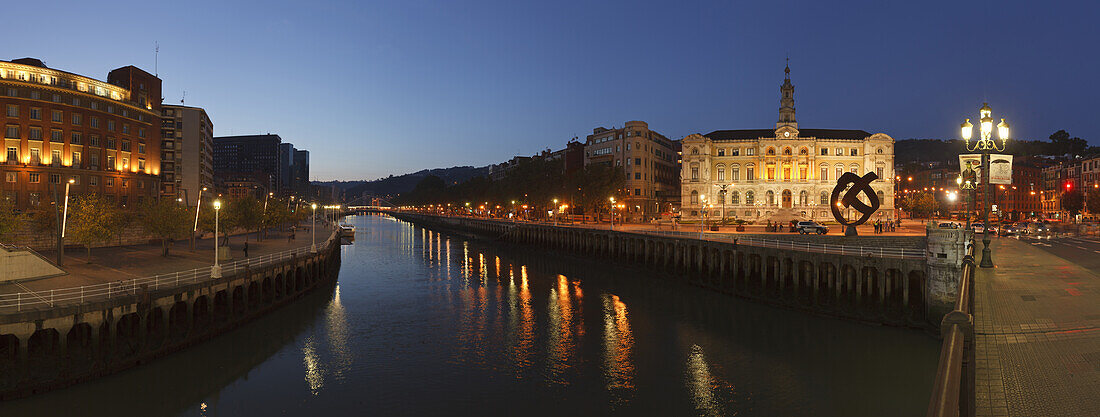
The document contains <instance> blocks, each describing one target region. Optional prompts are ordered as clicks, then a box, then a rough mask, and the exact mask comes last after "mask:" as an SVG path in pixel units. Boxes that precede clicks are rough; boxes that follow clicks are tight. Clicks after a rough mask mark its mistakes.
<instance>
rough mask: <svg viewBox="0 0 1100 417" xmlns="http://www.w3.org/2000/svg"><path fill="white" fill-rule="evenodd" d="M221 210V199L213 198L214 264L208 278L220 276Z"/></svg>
mask: <svg viewBox="0 0 1100 417" xmlns="http://www.w3.org/2000/svg"><path fill="white" fill-rule="evenodd" d="M221 211H222V202H221V200H214V266H212V267H210V278H221V277H222V267H221V265H218V249H220V248H219V247H218V217H219V214H220V213H221ZM196 212H197V211H196Z"/></svg>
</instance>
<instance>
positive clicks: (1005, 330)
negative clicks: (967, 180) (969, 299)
mask: <svg viewBox="0 0 1100 417" xmlns="http://www.w3.org/2000/svg"><path fill="white" fill-rule="evenodd" d="M980 245H981V244H980V243H979V248H980ZM993 255H994V260H995V261H996V263H997V265H998V267H997V268H994V269H979V270H978V273H977V276H976V279H975V293H974V294H975V302H974V321H975V332H976V335H977V337H976V339H977V350H976V355H977V361H978V367H977V387H976V395H977V415H978V416H1100V275H1097V274H1096V273H1095V272H1094V271H1090V270H1088V269H1086V268H1084V267H1081V266H1079V265H1077V264H1074V263H1072V262H1070V261H1067V260H1065V259H1063V258H1060V257H1057V256H1054V255H1052V254H1050V253H1047V252H1045V251H1043V250H1041V249H1039V248H1036V247H1033V246H1031V245H1028V244H1026V243H1023V242H1020V241H1017V240H1015V239H1009V238H1000V239H995V240H994V244H993ZM979 259H980V258H979Z"/></svg>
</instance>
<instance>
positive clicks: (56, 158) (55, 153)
mask: <svg viewBox="0 0 1100 417" xmlns="http://www.w3.org/2000/svg"><path fill="white" fill-rule="evenodd" d="M50 163H51V164H54V165H61V150H60V149H54V150H52V151H50Z"/></svg>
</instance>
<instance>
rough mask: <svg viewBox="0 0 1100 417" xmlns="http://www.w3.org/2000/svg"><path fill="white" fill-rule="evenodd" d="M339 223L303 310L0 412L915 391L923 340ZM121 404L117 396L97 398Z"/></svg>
mask: <svg viewBox="0 0 1100 417" xmlns="http://www.w3.org/2000/svg"><path fill="white" fill-rule="evenodd" d="M349 220H350V222H351V223H353V224H355V226H356V233H357V234H359V235H358V236H357V237H356V242H355V244H354V245H353V246H348V247H345V248H344V249H343V251H342V253H343V254H344V259H343V264H342V267H341V272H340V284H339V286H338V287H332V288H329V289H327V290H326V291H327V292H323V293H321V297H320V298H319V299H316V298H308V297H307V298H306V299H304V300H300V301H303V302H305V303H302V302H296V303H292V304H290V305H289V306H287V307H286V308H285V309H282V310H280V312H283V313H276V314H272V315H271V316H267V317H265V318H263V319H260V320H258V321H256V322H254V323H251V324H248V325H245V326H242V327H241V328H240V329H238V330H237V331H235V332H233V333H231V334H229V335H226V336H223V337H219V338H217V339H214V340H212V341H210V342H207V343H206V344H202V345H199V346H197V347H195V348H193V349H190V350H187V351H183V352H180V353H178V354H175V355H172V356H169V357H168V358H166V359H164V360H160V361H157V362H154V364H152V365H150V366H148V367H141V368H138V369H136V370H135V371H133V372H128V373H126V374H120V375H118V376H117V378H113V379H109V380H105V382H103V383H101V384H98V385H97V384H96V383H93V384H82V385H80V386H77V387H73V388H71V389H66V390H63V391H58V395H50V394H47V395H46V396H42V397H39V398H33V399H31V400H29V401H26V402H19V403H17V404H15V405H13V404H0V416H8V415H13V416H15V415H62V414H64V413H66V412H69V411H71V410H69V409H68V408H67V407H66V405H71V404H88V407H87V409H86V410H82V412H81V414H82V415H91V416H96V415H110V416H112V417H115V416H131V415H133V416H139V415H140V416H145V415H181V414H182V415H188V416H193V415H361V414H367V415H478V416H483V415H517V414H524V415H556V414H561V411H562V410H569V412H570V413H574V414H578V415H707V416H711V415H739V416H744V415H764V416H768V415H816V416H846V417H849V416H880V415H890V416H903V415H919V414H921V413H920V410H921V409H923V407H924V405H925V403H926V401H927V398H928V391H929V390H930V386H931V383H930V382H931V379H932V377H933V376H934V372H935V364H936V360H937V357H938V347H939V345H938V344H937V343H936V341H935V340H933V339H931V338H928V337H926V336H924V335H922V334H919V333H916V332H910V331H905V330H899V329H890V328H878V327H869V326H862V325H857V324H852V323H846V322H840V321H836V320H829V319H824V318H820V317H812V316H807V315H804V314H801V313H797V312H792V311H786V310H779V309H773V308H770V307H765V306H761V305H757V304H752V303H747V302H743V301H741V300H737V299H733V298H730V297H728V296H725V295H721V294H714V293H711V292H707V291H704V290H700V289H697V288H693V287H687V286H684V285H681V284H679V283H676V282H671V281H668V280H663V279H662V278H663V277H661V276H660V275H659V274H655V273H654V272H653V271H647V270H642V269H631V268H627V267H624V266H622V265H606V264H602V263H598V262H589V261H586V260H583V259H580V258H573V257H564V256H561V255H560V254H554V253H544V252H536V251H532V250H530V248H511V247H506V246H503V245H496V244H494V243H489V242H480V241H468V240H466V239H463V238H461V237H457V236H453V235H448V234H444V233H439V232H436V231H431V230H426V229H423V228H420V227H416V226H413V225H409V224H407V223H403V222H395V221H392V220H390V219H388V218H385V217H379V216H360V217H356V218H352V219H349ZM586 300H587V301H588V303H587V306H586V303H585V301H586ZM310 303H313V304H310ZM309 305H313V306H314V307H312V308H306V307H304V306H309ZM585 307H587V308H585ZM898 358H905V360H903V361H899V360H898ZM197 364H201V366H198V365H197ZM149 381H157V383H155V384H151V383H149ZM734 386H736V388H737V389H736V390H735V389H734V388H733V387H734ZM89 387H94V388H89ZM119 393H128V396H127V398H128V399H130V400H129V401H127V402H124V403H121V404H120V403H118V402H110V403H108V402H105V401H102V399H103V398H113V397H117V396H118V395H119ZM131 394H132V395H131Z"/></svg>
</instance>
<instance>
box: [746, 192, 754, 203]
mask: <svg viewBox="0 0 1100 417" xmlns="http://www.w3.org/2000/svg"><path fill="white" fill-rule="evenodd" d="M753 204H756V193H753V192H752V191H745V205H746V206H751V205H753Z"/></svg>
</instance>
